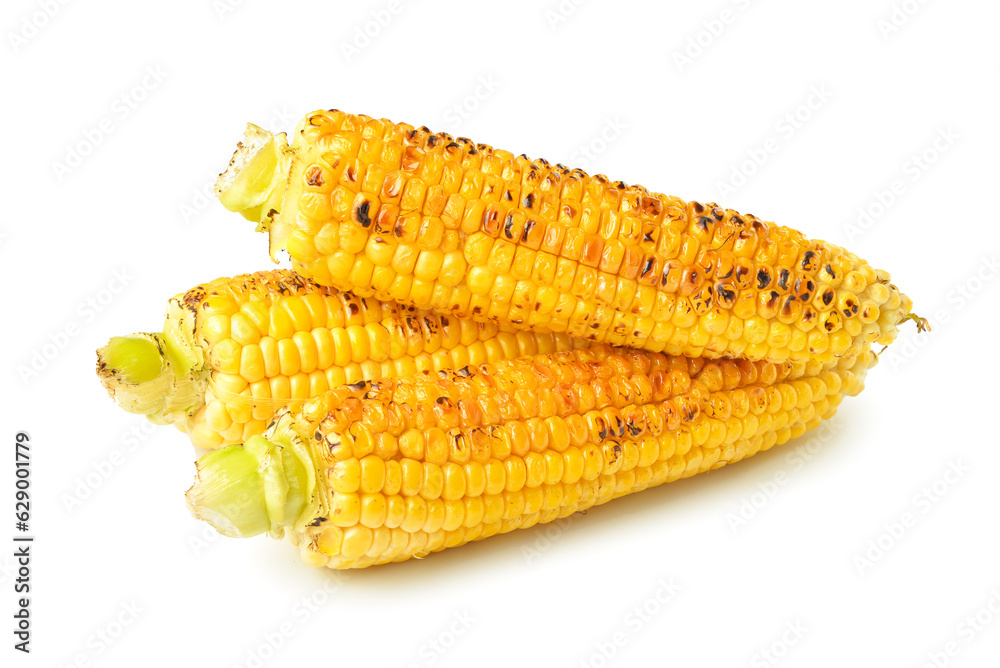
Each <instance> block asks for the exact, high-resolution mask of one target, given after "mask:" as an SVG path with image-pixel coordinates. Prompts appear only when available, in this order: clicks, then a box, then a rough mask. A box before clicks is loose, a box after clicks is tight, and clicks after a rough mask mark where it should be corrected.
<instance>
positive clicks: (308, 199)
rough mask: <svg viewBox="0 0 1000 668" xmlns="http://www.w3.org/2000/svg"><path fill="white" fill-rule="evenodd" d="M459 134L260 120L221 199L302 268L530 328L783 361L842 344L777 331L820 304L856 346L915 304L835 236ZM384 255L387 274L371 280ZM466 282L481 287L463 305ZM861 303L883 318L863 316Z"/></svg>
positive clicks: (804, 326)
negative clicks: (365, 134) (377, 149)
mask: <svg viewBox="0 0 1000 668" xmlns="http://www.w3.org/2000/svg"><path fill="white" fill-rule="evenodd" d="M370 126H377V128H378V129H377V131H376V132H377V134H378V135H379V137H380V140H379V141H380V142H381V146H382V147H383V149H382V150H383V153H366V152H364V151H361V152H358V151H357V146H358V141H357V133H358V130H357V128H358V127H370ZM459 139H461V141H459ZM459 139H456V138H454V137H452V136H450V135H448V134H446V133H438V134H433V133H431V131H429V130H428V129H427V128H417V129H415V128H413V127H412V126H410V125H406V124H393V123H391V122H389V121H385V120H377V119H372V118H369V117H367V116H361V115H352V114H345V113H342V112H339V111H318V112H314V113H311V114H309V115H307V116H306V117H305V119H304V120H303V121H302V122H301V123H300V125H299V127H298V129H297V130H296V132H295V133H294V136H293V139H292V142H291V145H288V144H287V143H286V142H285V136H284V135H279V136H277V137H275V136H272V135H271V134H270V133H267V132H266V131H263V130H261V129H260V128H257V127H255V126H250V127H249V128H248V131H247V138H246V140H245V141H244V142H243V143H242V144H241V145H240V147H239V149H238V151H237V154H236V155H235V156H234V158H233V162H232V163H231V166H230V169H228V170H227V171H226V172H225V173H223V174H222V176H220V178H219V181H218V183H217V192H218V194H219V196H220V198H221V199H222V201H223V203H224V204H225V205H226V206H227V207H229V208H230V209H232V210H235V211H241V212H242V213H243V214H244V215H245V216H246V217H248V218H250V219H252V220H254V221H255V222H259V223H260V227H259V229H261V230H266V231H268V233H269V236H270V247H271V253H272V256H273V255H274V253H275V252H277V251H278V250H280V249H282V248H285V249H286V250H288V252H289V254H290V256H291V258H292V262H293V266H294V268H295V270H296V271H298V272H299V273H301V274H303V275H306V276H310V277H312V278H313V279H315V280H317V281H319V282H322V283H324V284H329V285H332V286H333V287H337V288H340V289H349V290H353V291H356V292H357V293H358V294H362V295H365V296H371V295H374V296H376V297H378V298H379V299H385V300H388V299H397V300H400V301H404V302H406V303H409V304H413V305H416V306H418V307H420V308H430V307H433V308H434V309H435V310H438V311H439V312H447V313H448V314H450V315H455V316H459V317H473V318H477V319H487V318H492V319H495V320H498V321H503V322H509V323H511V324H513V325H514V326H515V327H517V328H519V329H536V328H539V327H544V328H545V329H548V330H550V331H557V332H564V333H567V334H570V335H572V336H576V337H580V338H586V339H588V340H592V341H604V342H609V343H619V344H627V345H630V346H635V347H643V348H646V349H647V350H652V351H661V350H662V351H665V352H667V353H669V354H674V355H681V354H684V355H689V356H702V355H704V356H708V357H713V358H720V357H733V356H742V357H746V358H750V359H768V360H771V361H775V362H781V361H784V360H786V359H793V360H804V359H809V358H810V357H811V356H812V355H819V356H820V357H821V358H822V359H832V357H833V356H836V355H837V354H838V353H836V350H839V349H841V348H844V345H843V341H842V340H841V339H840V338H838V339H837V340H836V342H835V343H831V342H829V341H825V339H824V337H821V336H817V337H815V345H813V344H812V343H810V345H806V346H793V345H792V344H793V342H794V343H798V342H799V341H798V339H795V338H794V336H793V334H789V332H787V331H785V330H783V329H781V328H777V329H776V330H775V331H774V333H773V335H769V334H768V331H769V330H768V326H769V325H772V324H773V323H781V324H784V325H787V326H788V327H789V328H791V330H792V331H793V332H795V331H798V332H803V333H810V331H811V330H812V328H813V327H815V326H816V324H817V323H816V318H817V313H823V312H828V311H830V310H831V309H836V310H837V311H836V312H838V313H840V314H841V315H842V316H843V319H844V322H843V323H839V322H835V323H834V324H833V325H831V326H833V327H836V328H840V327H843V330H844V331H845V332H847V335H848V336H849V339H848V341H847V346H846V348H844V349H845V351H846V350H849V349H852V348H853V347H855V346H860V345H861V344H862V343H873V344H874V343H878V344H888V343H890V342H891V340H892V338H893V336H894V335H895V329H894V328H895V326H896V325H897V324H899V323H900V322H901V321H902V320H904V319H906V317H907V316H908V314H909V307H910V304H909V300H906V299H903V298H902V297H901V296H900V293H899V291H898V290H897V289H896V288H895V287H894V286H893V285H892V284H891V283H890V282H889V281H890V277H889V274H888V273H887V272H884V271H881V270H875V269H873V268H872V267H871V266H870V265H868V264H867V263H866V262H864V261H863V260H861V259H859V258H858V257H857V256H856V255H854V254H853V253H851V252H849V251H847V250H844V249H843V248H840V247H838V246H835V245H833V244H829V243H826V242H820V241H812V240H809V239H808V238H807V237H805V236H804V235H803V234H802V233H800V232H798V231H796V230H793V229H790V228H787V227H780V226H777V225H774V224H772V223H768V222H764V221H762V220H759V219H758V218H756V217H754V216H752V215H744V214H740V213H737V212H735V211H732V210H728V209H722V208H720V207H718V206H716V205H715V204H701V203H698V202H686V201H683V200H681V199H679V198H677V197H671V196H667V195H663V194H660V193H655V192H650V191H648V190H647V189H646V188H643V187H642V186H628V185H626V184H625V183H623V182H621V181H617V182H615V181H610V180H609V179H607V178H605V177H604V176H600V175H599V176H590V175H588V174H586V173H585V172H583V171H581V170H579V169H571V168H568V167H564V166H562V165H552V164H550V163H549V162H547V161H545V160H541V159H538V160H531V159H529V158H528V157H526V156H524V155H521V156H517V157H515V156H514V155H513V154H511V153H508V152H506V151H500V150H494V149H493V148H492V147H489V146H486V145H483V144H474V143H473V142H471V141H468V140H465V139H463V138H459ZM390 147H391V148H390ZM384 151H389V152H390V155H392V156H394V157H393V161H392V162H391V163H388V164H385V163H383V162H382V159H383V157H384V155H385V154H384ZM397 159H398V162H397ZM245 174H253V175H257V176H258V177H259V178H251V177H250V176H245ZM322 174H326V175H328V176H329V179H330V181H329V183H330V184H333V183H337V184H340V185H339V186H338V187H337V191H336V192H337V193H339V194H338V195H337V197H336V201H337V202H338V204H336V205H335V206H332V205H331V204H329V203H328V200H327V199H325V198H323V197H318V195H317V192H316V191H315V186H314V185H312V184H313V183H315V182H316V179H317V178H319V179H324V178H325V177H323V176H321V175H322ZM352 175H353V176H352ZM268 176H269V177H270V178H267V177H268ZM251 181H253V183H252V184H251V183H250V182H251ZM324 183H326V181H324ZM331 187H332V185H331ZM456 188H457V191H456V190H455V189H456ZM386 193H390V195H391V196H389V197H387V196H386ZM397 198H398V199H399V205H398V206H397V204H396V203H395V202H396V200H397ZM329 201H332V200H329ZM411 205H412V206H411ZM334 229H336V230H337V232H336V233H333V232H332V230H334ZM393 247H394V248H395V250H394V251H392V250H391V249H392V248H393ZM366 249H367V250H366ZM390 253H392V257H391V261H390V259H389V254H390ZM376 264H377V265H379V267H380V268H381V269H385V272H384V273H379V274H377V275H376V273H375V272H373V271H372V269H373V266H374V265H376ZM460 291H465V292H466V293H467V294H468V295H469V296H470V297H472V298H470V299H468V301H464V300H463V301H461V302H458V301H455V295H456V294H458V293H459V292H460ZM661 295H669V296H671V297H673V298H674V300H673V301H672V302H671V303H670V307H669V308H668V307H667V305H666V304H663V305H662V307H660V308H656V305H657V304H658V303H659V301H660V300H659V297H660V296H661ZM866 300H867V301H868V302H870V303H871V304H872V305H873V307H872V308H874V307H878V308H880V309H881V312H882V315H884V316H885V318H884V319H882V318H875V319H872V317H871V314H872V308H869V309H868V316H867V317H865V316H864V315H863V314H861V313H860V312H859V308H858V305H859V303H861V302H864V301H866ZM848 302H850V304H848ZM537 314H544V315H547V316H548V317H544V318H542V317H537ZM830 322H831V321H829V320H825V321H824V323H830ZM847 323H852V324H850V325H848V324H847ZM232 327H233V325H232V324H231V330H232V331H230V334H229V335H230V336H232V337H233V338H234V339H235V340H237V341H238V342H239V343H241V345H242V344H244V343H254V342H255V341H247V342H244V341H242V340H241V338H240V337H241V336H242V335H243V334H244V333H245V334H247V335H249V336H250V337H251V338H252V336H253V334H254V331H253V330H249V329H248V328H246V327H245V326H243V325H242V324H241V325H240V326H238V327H236V329H232ZM833 331H835V330H833V329H831V330H827V331H826V333H827V334H829V333H832V332H833ZM216 336H219V337H220V338H221V336H222V333H221V331H220V332H218V333H217V334H216ZM821 339H823V340H822V341H821Z"/></svg>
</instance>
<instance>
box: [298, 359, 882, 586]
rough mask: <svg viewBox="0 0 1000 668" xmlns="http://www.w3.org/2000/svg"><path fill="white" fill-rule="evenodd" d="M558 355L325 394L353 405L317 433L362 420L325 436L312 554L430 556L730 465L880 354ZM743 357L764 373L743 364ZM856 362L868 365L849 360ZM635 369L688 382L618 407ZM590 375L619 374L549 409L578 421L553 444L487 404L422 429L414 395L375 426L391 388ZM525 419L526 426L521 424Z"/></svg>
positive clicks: (834, 397)
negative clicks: (751, 357)
mask: <svg viewBox="0 0 1000 668" xmlns="http://www.w3.org/2000/svg"><path fill="white" fill-rule="evenodd" d="M548 359H549V361H550V362H553V363H551V364H548V365H546V366H544V367H541V362H542V358H536V359H535V360H516V361H513V362H504V363H503V364H501V365H499V366H498V368H496V369H495V370H490V371H489V372H487V373H484V374H482V376H481V375H480V374H479V373H477V372H475V371H473V372H472V374H471V375H470V376H467V377H462V376H456V375H454V374H441V375H439V377H438V378H437V379H433V378H424V379H423V380H422V381H421V380H419V379H418V380H416V381H414V379H400V380H397V381H387V382H383V383H379V384H378V385H379V386H378V387H374V386H372V387H371V388H370V390H371V391H373V392H374V393H375V394H376V395H378V396H379V399H374V398H373V399H362V400H360V401H359V400H358V399H357V392H354V393H353V394H352V393H351V392H349V391H344V392H341V393H339V394H337V395H336V396H331V395H327V396H326V397H324V398H320V399H317V400H313V402H312V405H310V410H311V411H313V412H314V413H322V412H324V411H329V410H330V408H331V407H334V406H342V409H340V412H339V413H337V410H335V411H334V413H333V414H331V415H329V416H327V417H326V418H325V419H323V420H320V417H319V416H318V415H315V414H314V415H311V416H308V417H305V416H300V417H299V423H298V425H297V430H298V431H299V432H300V433H302V435H303V437H305V436H306V435H307V434H308V436H309V437H313V436H314V434H313V432H314V431H315V429H316V426H317V425H319V428H320V431H321V432H322V431H323V430H336V429H342V428H343V426H344V425H349V426H348V428H347V429H346V430H344V432H343V433H338V434H331V433H325V434H321V435H320V436H321V437H322V438H321V439H320V440H321V441H323V442H322V443H320V445H319V447H321V448H324V449H328V451H329V452H331V453H333V454H332V459H333V461H332V464H331V466H330V467H329V469H328V470H327V473H326V478H325V481H326V484H327V489H328V490H329V509H328V512H327V515H328V520H329V521H328V522H327V523H324V524H322V526H320V527H318V528H316V529H315V531H314V532H313V534H312V538H313V539H314V543H315V545H314V548H313V550H314V552H315V550H319V553H320V554H312V556H311V558H312V559H314V560H320V561H323V562H324V563H325V560H327V559H328V560H329V563H328V565H330V566H333V567H338V568H348V567H361V566H365V565H370V564H374V563H384V562H387V561H393V560H397V559H405V558H409V557H412V556H419V555H421V554H424V553H426V552H429V551H434V550H435V549H441V548H443V547H445V546H449V545H458V544H461V543H464V542H467V541H468V540H473V539H476V538H481V537H485V536H488V535H492V534H494V533H498V532H502V531H510V530H513V529H515V528H518V527H521V526H530V525H531V524H534V523H535V522H538V521H551V520H552V519H555V518H556V517H560V516H566V515H568V514H571V513H572V512H576V511H577V510H580V509H584V508H586V507H589V506H591V505H595V504H598V503H604V502H606V501H608V500H610V499H611V498H614V497H616V496H621V495H624V494H627V493H630V492H632V491H637V490H639V489H644V488H645V487H647V486H649V485H652V484H659V483H662V482H669V481H671V480H676V479H678V478H681V477H686V476H689V475H694V474H696V473H698V472H701V471H706V470H709V469H711V468H718V467H719V466H722V465H724V464H726V463H729V462H733V461H737V460H739V459H741V458H743V457H746V456H749V455H751V454H753V453H755V452H757V451H759V450H764V449H767V448H769V447H772V446H773V445H775V444H777V443H782V442H784V441H786V440H788V439H789V438H791V437H793V436H795V435H798V434H800V433H802V432H803V431H804V430H805V429H806V428H807V427H808V428H812V427H814V426H816V425H817V424H818V423H819V421H820V419H822V418H826V417H829V416H831V415H832V413H833V411H834V410H835V409H836V406H837V405H838V404H839V402H840V400H841V399H842V397H843V396H844V395H843V393H842V389H843V388H846V387H849V386H852V385H855V384H856V383H857V382H860V381H859V380H858V381H856V380H854V377H855V376H856V375H858V376H859V375H862V373H861V372H863V370H864V369H866V368H867V365H868V364H869V362H870V361H871V360H870V359H868V358H866V359H865V360H863V361H862V362H863V363H862V364H861V365H860V366H859V365H858V364H857V363H855V364H853V365H849V364H843V365H841V366H842V367H844V368H840V369H836V370H830V369H820V371H821V374H820V375H819V376H810V377H800V378H797V379H792V380H789V379H787V377H788V376H789V375H790V370H791V365H787V364H786V365H774V364H767V363H756V364H755V363H749V362H740V363H736V364H734V365H729V364H728V363H726V362H721V363H719V362H705V361H704V360H687V359H683V358H669V357H666V356H662V355H642V354H634V353H631V354H624V355H614V354H611V353H610V351H608V350H606V349H603V348H598V349H595V350H591V351H578V352H575V353H563V354H560V355H553V356H550V357H549V358H548ZM739 365H743V367H744V368H745V369H747V370H750V371H752V374H751V373H748V372H747V371H742V372H741V370H740V369H739ZM852 366H853V367H856V371H857V373H855V371H852V370H851V368H848V367H852ZM734 367H735V368H734ZM536 369H537V370H536ZM629 372H636V373H635V374H633V379H634V376H635V375H638V374H645V376H644V377H646V378H648V379H652V377H653V376H657V375H660V376H667V375H668V374H673V376H674V378H673V379H671V380H678V377H679V376H681V375H682V374H685V373H686V374H687V375H688V381H687V382H686V383H683V382H676V383H671V384H666V383H663V382H660V383H659V385H658V387H657V388H654V383H653V382H652V380H650V382H649V383H648V385H649V387H650V388H651V389H650V391H649V392H648V393H647V394H646V395H645V397H644V400H645V401H647V402H648V403H645V404H641V403H640V404H626V405H624V406H621V407H619V408H617V409H616V408H615V405H616V403H618V402H620V401H621V400H622V398H623V397H627V396H629V392H630V391H631V389H634V387H635V385H636V383H635V382H633V383H631V389H630V386H629V383H624V382H622V380H623V376H625V377H627V374H628V373H629ZM483 376H485V377H483ZM741 376H742V379H741V378H740V377H741ZM580 378H590V379H591V380H592V381H593V380H602V379H605V380H612V381H615V382H614V383H611V384H609V385H606V386H600V385H598V386H597V387H598V388H599V389H598V391H597V392H595V393H594V394H593V396H590V394H589V393H588V392H584V393H582V395H579V396H587V399H585V400H582V401H580V402H578V403H576V404H569V405H567V406H566V408H565V409H564V410H563V415H562V416H561V417H560V416H557V415H550V414H546V415H543V417H544V419H545V420H546V421H553V420H558V421H560V423H562V424H567V423H568V424H570V425H572V426H571V427H570V428H568V429H567V430H566V435H565V436H564V438H563V439H561V440H560V441H558V443H557V439H554V438H549V439H547V440H545V443H544V445H542V446H541V447H537V446H538V445H539V444H538V440H536V439H537V436H536V434H539V433H546V432H544V431H535V432H533V431H532V430H531V429H530V428H529V427H528V425H527V424H526V423H527V422H528V421H529V419H524V418H523V417H522V418H521V419H517V418H515V419H516V420H517V422H516V423H513V424H512V423H505V424H502V425H486V427H487V429H489V428H490V427H492V426H499V427H500V429H501V431H500V432H499V433H486V430H484V429H482V428H481V427H482V426H483V425H482V424H481V422H480V421H479V419H481V417H482V416H481V415H479V416H476V415H471V416H467V417H468V420H467V421H466V422H463V423H462V425H463V427H462V428H457V429H453V430H452V432H450V433H449V434H448V435H445V434H444V432H442V430H441V429H440V427H439V426H427V427H425V428H417V427H415V424H416V422H418V421H419V418H421V417H422V416H423V414H422V413H418V412H416V411H413V412H408V411H407V410H405V409H406V408H409V406H404V410H402V411H400V412H399V413H398V415H397V417H398V418H399V419H398V421H397V422H396V423H395V424H392V423H391V421H390V422H387V423H386V424H379V425H375V424H373V423H372V420H366V417H365V410H366V404H367V403H369V402H376V401H378V400H383V399H385V398H387V397H390V396H391V397H393V398H394V399H395V400H396V401H397V402H398V401H399V399H400V397H399V396H397V394H402V395H403V396H406V397H410V398H416V397H418V396H419V397H422V399H423V400H425V401H428V400H429V401H434V402H435V403H436V399H435V394H436V393H435V391H434V390H433V389H432V388H431V386H434V387H437V388H438V391H439V392H443V393H444V394H442V395H439V396H449V397H451V401H450V403H452V404H461V403H462V402H464V401H467V400H471V399H473V398H474V395H475V394H477V393H487V394H492V393H495V392H497V391H501V392H502V391H503V390H498V389H497V388H498V387H502V386H503V385H504V384H505V381H507V380H510V381H513V382H516V383H517V384H519V385H520V384H525V385H527V386H529V387H531V388H532V390H531V391H532V392H536V393H541V392H543V391H544V390H545V389H546V386H547V385H548V386H552V385H553V384H555V383H558V382H563V381H565V380H566V379H580ZM558 379H562V381H560V380H558ZM463 383H466V384H465V385H463ZM414 385H417V386H418V387H413V386H414ZM387 386H391V387H387ZM601 387H603V389H600V388H601ZM675 387H679V388H681V389H683V391H685V392H687V394H688V395H693V396H694V397H695V398H696V399H699V400H697V401H690V402H689V401H684V402H681V406H682V407H677V405H676V404H675V403H674V400H676V399H687V398H688V397H676V396H675V397H673V399H670V398H667V397H669V396H672V395H670V394H669V393H670V392H671V388H675ZM685 388H686V389H685ZM592 389H593V388H592ZM358 392H360V390H359V391H358ZM658 392H659V398H656V395H657V393H658ZM588 400H589V401H590V402H598V403H589V404H588V403H586V402H587V401H588ZM601 402H603V403H601ZM396 406H397V408H398V407H399V404H398V403H397V404H396ZM588 406H589V408H588ZM518 410H521V409H518ZM567 410H572V411H573V414H569V413H567V412H566V411H567ZM684 411H687V413H686V415H685V416H684V417H681V416H680V415H681V413H683V412H684ZM443 414H444V413H443V412H442V413H441V415H443ZM688 416H690V417H688ZM477 418H479V419H477ZM577 418H579V420H578V419H577ZM366 423H367V424H366ZM369 425H370V426H379V427H383V428H386V429H387V431H388V432H389V433H391V434H393V435H394V438H397V442H398V450H397V451H396V452H397V453H398V454H396V455H394V458H392V459H388V460H383V459H382V458H380V457H379V456H378V455H377V454H374V453H373V452H372V447H371V440H372V434H371V433H370V430H369V428H368V427H369ZM515 426H516V427H518V429H517V430H515V431H511V432H508V429H510V428H512V427H515ZM477 432H478V433H479V434H480V435H482V436H484V437H487V438H488V439H491V440H490V442H489V446H490V447H487V448H485V449H483V450H482V451H481V453H482V454H483V456H482V457H479V458H476V457H473V456H470V453H469V452H461V449H460V448H459V449H458V450H450V449H449V446H450V445H453V444H458V443H460V442H461V441H463V440H467V441H471V440H473V434H476V433H477ZM508 433H511V434H518V435H519V440H517V441H515V440H511V439H508V438H506V437H505V435H506V434H508ZM439 446H440V447H439ZM336 451H344V452H336ZM498 454H499V455H500V457H497V456H496V455H498ZM379 531H389V532H390V534H386V535H392V532H401V535H399V537H398V538H396V539H395V541H394V543H393V544H395V545H397V546H398V550H386V548H385V544H384V543H385V541H381V542H380V541H377V540H376V539H375V533H376V532H379ZM402 534H406V535H402ZM421 534H423V535H421ZM413 536H419V537H418V538H416V539H414V538H413ZM429 545H430V547H428V546H429Z"/></svg>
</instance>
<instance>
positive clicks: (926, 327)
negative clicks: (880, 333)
mask: <svg viewBox="0 0 1000 668" xmlns="http://www.w3.org/2000/svg"><path fill="white" fill-rule="evenodd" d="M907 320H912V321H913V322H915V323H916V324H917V331H918V332H929V331H931V323H930V321H929V320H928V319H927V318H923V317H921V316H919V315H917V314H916V313H907V314H906V315H904V316H903V317H902V318H900V320H899V324H901V325H902V324H903V323H904V322H906V321H907Z"/></svg>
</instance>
